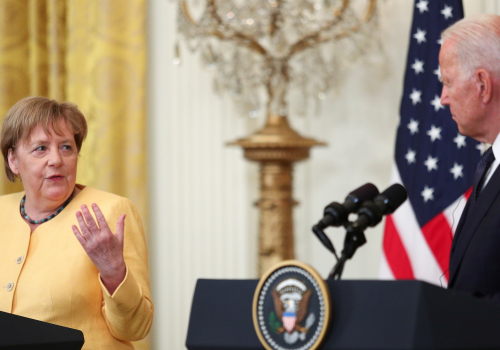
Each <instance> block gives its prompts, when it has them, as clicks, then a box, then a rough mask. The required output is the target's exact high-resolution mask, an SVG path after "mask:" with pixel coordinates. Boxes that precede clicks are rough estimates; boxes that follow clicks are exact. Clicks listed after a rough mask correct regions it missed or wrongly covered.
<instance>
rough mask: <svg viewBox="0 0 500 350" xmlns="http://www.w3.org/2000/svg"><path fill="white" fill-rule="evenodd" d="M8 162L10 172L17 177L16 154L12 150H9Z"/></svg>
mask: <svg viewBox="0 0 500 350" xmlns="http://www.w3.org/2000/svg"><path fill="white" fill-rule="evenodd" d="M8 161H9V167H10V170H12V172H13V173H14V174H16V175H19V169H18V167H17V158H16V154H15V153H14V150H13V149H12V148H9V154H8Z"/></svg>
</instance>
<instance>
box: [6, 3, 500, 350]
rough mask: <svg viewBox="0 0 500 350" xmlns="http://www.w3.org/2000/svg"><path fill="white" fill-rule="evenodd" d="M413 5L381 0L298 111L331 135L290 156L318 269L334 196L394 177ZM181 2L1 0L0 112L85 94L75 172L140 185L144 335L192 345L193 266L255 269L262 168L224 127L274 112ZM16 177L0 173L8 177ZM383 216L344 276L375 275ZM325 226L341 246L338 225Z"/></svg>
mask: <svg viewBox="0 0 500 350" xmlns="http://www.w3.org/2000/svg"><path fill="white" fill-rule="evenodd" d="M200 1H201V0H200ZM262 1H264V0H262ZM463 3H464V9H465V16H471V15H474V14H477V13H483V12H489V13H497V14H500V4H499V2H498V1H495V0H464V1H463ZM413 6H414V2H413V0H403V1H402V0H379V1H377V7H378V10H377V11H378V13H377V15H378V21H379V33H378V40H379V48H378V49H377V50H375V51H374V52H373V53H372V54H370V55H369V56H368V57H367V58H366V59H364V60H362V61H360V62H358V63H357V64H356V65H353V66H352V67H349V68H347V69H345V70H344V71H342V73H341V74H340V76H339V79H338V82H337V84H335V86H334V87H333V89H331V90H330V91H329V92H328V93H327V94H326V96H324V97H325V98H324V99H322V100H321V101H320V102H319V103H318V104H317V105H314V104H313V105H312V106H311V108H309V109H308V113H307V115H306V116H305V117H299V116H296V115H293V114H290V115H289V121H290V123H291V125H292V126H293V127H294V128H295V130H297V131H299V132H300V133H301V134H302V135H304V136H310V137H314V138H315V139H318V140H321V141H324V142H326V143H327V144H328V146H327V147H316V148H314V149H313V150H312V151H311V157H310V159H309V160H306V161H304V162H301V163H297V165H296V166H295V168H294V198H295V199H296V200H297V201H298V202H299V204H298V205H297V206H296V207H295V208H294V231H295V254H296V259H298V260H300V261H303V262H305V263H308V264H310V265H311V266H312V267H314V268H315V269H316V270H317V271H318V272H319V273H320V274H321V275H322V276H324V277H326V275H327V274H328V272H329V270H330V269H331V267H332V266H333V264H334V259H333V256H332V255H331V254H330V253H329V252H328V251H327V250H326V249H325V248H324V247H323V246H322V245H321V244H320V243H319V241H318V240H317V239H316V238H315V237H314V235H313V234H312V232H311V227H312V225H313V224H315V223H316V222H317V221H318V220H319V219H321V217H322V213H323V208H324V206H325V205H327V204H328V203H330V202H332V201H339V202H341V201H343V199H344V198H345V196H346V195H347V193H348V192H349V191H351V190H352V189H354V188H356V187H358V186H360V185H361V184H364V183H366V182H372V183H374V184H375V185H377V187H378V188H379V189H384V188H386V187H387V186H388V185H389V183H390V178H391V170H392V165H393V154H394V141H395V135H396V128H397V125H398V118H399V115H398V114H399V105H400V101H401V94H402V87H403V74H404V71H405V64H406V55H407V50H408V43H409V39H410V26H411V20H412V14H413ZM176 15H177V2H175V1H167V0H149V1H146V0H88V1H80V0H71V1H70V0H68V1H64V0H0V116H1V118H3V116H4V115H5V113H6V112H7V110H8V109H9V108H10V107H11V106H12V105H13V104H14V103H15V102H16V101H18V100H19V99H21V98H23V97H25V96H29V95H44V96H48V97H50V98H54V99H57V100H67V101H71V102H74V103H76V104H78V106H79V107H80V109H81V110H82V111H83V113H84V114H85V116H86V117H87V120H88V123H89V137H88V139H87V140H86V141H85V143H84V147H83V149H82V154H81V158H80V162H79V173H78V183H82V184H86V185H90V186H93V187H97V188H100V189H103V190H106V191H110V192H114V193H117V194H120V195H122V196H126V197H128V198H130V199H131V200H132V201H133V202H134V203H135V204H136V206H137V207H138V209H139V211H140V213H141V215H142V217H143V220H144V222H145V224H146V225H145V226H146V227H147V232H148V244H149V252H150V278H151V284H152V293H153V300H154V303H155V320H154V323H153V329H152V332H151V334H150V335H149V336H148V338H147V339H146V340H145V341H142V342H140V343H138V344H137V348H138V349H183V348H185V347H184V342H185V337H186V331H187V325H188V319H189V311H190V303H191V299H192V295H193V291H194V287H195V283H196V280H197V279H198V278H219V279H220V278H224V279H227V278H228V279H248V278H258V277H259V276H258V272H257V252H258V240H257V232H258V209H257V207H256V206H255V205H254V203H255V202H256V200H257V199H258V198H259V174H258V170H259V169H258V165H257V164H254V163H250V162H248V161H247V160H245V159H244V158H243V150H242V149H241V148H238V147H235V146H231V147H229V146H226V143H227V142H230V141H234V140H236V139H238V138H241V137H244V136H247V135H249V134H250V133H252V132H254V131H255V130H257V129H258V128H260V127H262V124H263V123H264V116H257V117H256V118H249V117H248V116H246V115H243V114H242V113H241V111H240V110H239V109H238V108H236V106H235V105H234V102H233V100H232V99H231V98H230V97H229V96H228V95H227V94H217V93H215V92H214V89H213V77H214V72H213V71H210V70H209V69H207V68H205V67H204V65H202V64H200V54H199V53H196V52H192V51H191V50H189V48H188V47H186V43H185V42H184V41H183V40H181V38H180V37H179V35H178V33H177V23H176ZM177 43H179V47H180V53H181V54H180V57H179V55H177V54H176V50H175V47H176V44H177ZM174 58H180V64H178V65H174V64H173V61H174ZM2 176H4V175H2ZM19 189H20V187H19V185H11V184H9V183H7V181H6V180H5V177H2V180H1V182H0V190H1V191H2V193H8V192H12V191H17V190H19ZM382 231H383V225H379V226H378V227H376V228H373V229H369V230H368V231H367V232H366V236H367V240H368V243H367V244H366V245H365V246H363V247H361V248H360V249H359V251H358V252H357V254H356V255H355V256H354V258H353V259H352V260H351V261H349V262H348V264H347V265H346V268H345V271H344V276H343V277H344V278H346V279H376V278H377V277H378V271H379V265H380V259H381V255H382V254H381V253H382ZM327 232H328V233H329V235H330V237H331V238H332V240H333V241H334V244H335V246H337V247H340V246H341V245H342V241H343V232H342V230H341V229H329V230H328V231H327Z"/></svg>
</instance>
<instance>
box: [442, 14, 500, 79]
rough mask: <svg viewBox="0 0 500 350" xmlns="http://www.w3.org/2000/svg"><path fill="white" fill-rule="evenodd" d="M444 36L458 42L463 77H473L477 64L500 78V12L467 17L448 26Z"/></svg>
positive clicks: (457, 48) (456, 48)
mask: <svg viewBox="0 0 500 350" xmlns="http://www.w3.org/2000/svg"><path fill="white" fill-rule="evenodd" d="M441 38H442V39H443V41H444V40H450V41H452V42H453V43H454V44H455V45H454V47H455V50H456V51H455V53H456V55H457V58H458V62H459V63H460V66H461V68H462V77H463V78H464V79H469V78H471V77H472V75H473V74H474V73H475V72H476V70H477V69H478V68H484V69H486V70H487V71H488V72H489V73H491V74H493V75H494V76H495V77H497V78H500V64H499V58H500V16H498V15H493V14H486V13H483V14H480V15H476V16H472V17H466V18H464V19H462V20H460V21H458V22H456V23H455V24H453V25H452V26H450V27H448V28H447V29H446V30H445V31H444V32H443V33H442V34H441Z"/></svg>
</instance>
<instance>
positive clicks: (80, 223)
mask: <svg viewBox="0 0 500 350" xmlns="http://www.w3.org/2000/svg"><path fill="white" fill-rule="evenodd" d="M76 220H77V221H78V226H80V230H82V235H83V236H84V237H85V238H90V237H91V236H92V233H91V232H90V230H89V228H88V227H87V223H86V222H85V220H84V219H83V214H82V212H81V211H77V212H76Z"/></svg>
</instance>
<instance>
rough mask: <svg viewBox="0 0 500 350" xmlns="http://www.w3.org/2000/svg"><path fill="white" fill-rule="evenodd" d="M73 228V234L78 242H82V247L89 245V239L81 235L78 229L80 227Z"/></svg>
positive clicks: (74, 226)
mask: <svg viewBox="0 0 500 350" xmlns="http://www.w3.org/2000/svg"><path fill="white" fill-rule="evenodd" d="M71 228H72V229H73V233H74V234H75V236H76V239H77V240H78V242H80V244H81V245H82V247H84V248H85V245H86V244H87V239H86V238H85V237H84V236H83V235H82V234H81V233H80V230H79V229H78V227H76V225H73V226H71Z"/></svg>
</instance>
